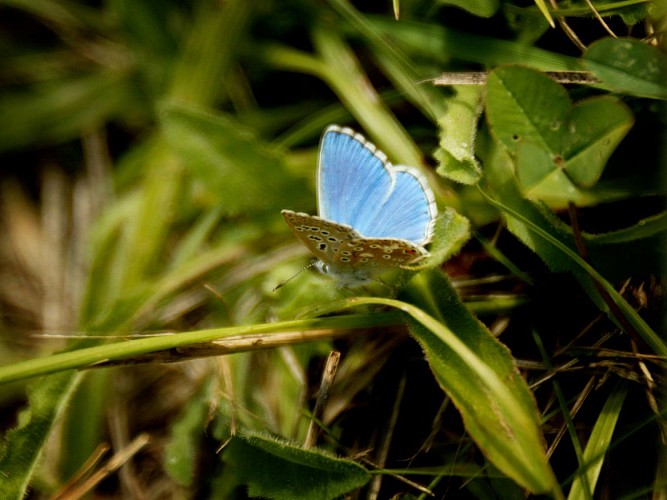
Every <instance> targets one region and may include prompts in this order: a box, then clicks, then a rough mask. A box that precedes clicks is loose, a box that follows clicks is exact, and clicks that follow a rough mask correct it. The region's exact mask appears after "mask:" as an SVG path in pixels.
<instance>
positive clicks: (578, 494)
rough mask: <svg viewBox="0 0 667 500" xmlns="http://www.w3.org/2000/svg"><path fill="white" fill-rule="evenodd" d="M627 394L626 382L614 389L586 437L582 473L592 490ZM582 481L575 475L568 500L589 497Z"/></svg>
mask: <svg viewBox="0 0 667 500" xmlns="http://www.w3.org/2000/svg"><path fill="white" fill-rule="evenodd" d="M627 394H628V386H627V384H621V385H619V386H617V387H616V388H615V389H614V391H613V392H612V393H611V394H610V395H609V398H608V399H607V401H606V402H605V404H604V406H603V408H602V411H601V412H600V416H599V417H598V419H597V421H596V422H595V426H594V427H593V431H592V432H591V434H590V436H589V438H588V443H587V444H586V449H585V450H584V454H583V459H584V464H585V466H586V470H585V471H584V475H585V476H586V479H585V480H586V482H587V483H588V487H590V489H591V490H592V491H594V490H595V485H596V484H597V481H598V479H599V477H600V470H601V469H602V464H603V462H604V455H605V453H606V452H607V450H609V446H610V445H611V438H612V436H613V435H614V430H615V429H616V423H617V422H618V417H619V415H620V413H621V410H622V409H623V402H624V401H625V396H626V395H627ZM583 481H584V479H582V478H581V477H580V476H577V477H576V479H575V480H574V482H573V483H572V488H571V489H570V493H569V494H568V497H567V498H568V500H579V499H585V498H590V496H589V495H586V494H585V489H584V485H583Z"/></svg>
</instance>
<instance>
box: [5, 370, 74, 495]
mask: <svg viewBox="0 0 667 500" xmlns="http://www.w3.org/2000/svg"><path fill="white" fill-rule="evenodd" d="M80 378H81V375H75V374H72V372H65V373H60V374H58V375H52V376H49V377H45V378H43V379H41V380H39V381H38V382H37V383H34V384H32V385H31V386H30V388H29V390H28V407H27V408H25V409H23V410H22V411H21V412H20V413H19V416H18V424H17V426H16V427H15V428H13V429H11V430H9V431H8V432H7V433H6V435H5V436H4V438H3V439H2V441H1V442H0V497H1V498H3V499H7V500H14V499H15V500H20V499H22V498H25V494H26V488H27V487H28V483H29V481H30V479H31V477H32V473H33V471H34V469H35V467H36V465H37V461H38V459H39V457H40V456H41V454H42V451H43V448H44V444H45V443H46V440H47V438H48V437H49V435H50V434H51V429H52V427H53V424H54V422H55V421H56V420H57V418H58V417H59V416H60V415H61V414H62V412H63V410H64V408H65V406H66V405H67V402H68V401H69V399H70V396H71V395H72V392H73V390H74V389H75V388H76V386H77V383H78V381H79V380H80Z"/></svg>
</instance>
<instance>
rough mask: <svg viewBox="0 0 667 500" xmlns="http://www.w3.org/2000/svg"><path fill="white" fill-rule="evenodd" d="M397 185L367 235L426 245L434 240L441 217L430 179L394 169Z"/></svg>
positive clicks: (397, 168)
mask: <svg viewBox="0 0 667 500" xmlns="http://www.w3.org/2000/svg"><path fill="white" fill-rule="evenodd" d="M392 169H393V175H394V182H393V185H392V190H391V192H390V193H389V195H388V196H387V198H386V200H385V202H384V204H383V205H382V209H381V210H380V211H378V213H377V214H376V215H375V217H374V218H373V220H372V221H371V222H370V223H369V227H368V228H367V230H366V231H364V229H362V228H359V227H356V226H355V228H356V229H357V230H358V231H359V232H360V233H361V234H363V235H364V236H372V237H385V238H398V239H403V240H407V241H410V242H412V243H415V244H417V245H426V244H427V243H428V242H430V241H431V238H432V237H433V226H434V225H435V219H436V217H437V215H438V209H437V207H436V204H435V197H434V196H433V192H432V191H431V188H430V187H429V186H428V184H427V182H426V179H424V177H423V176H422V175H421V174H420V173H419V172H418V171H417V170H416V169H414V168H411V167H405V166H395V167H394V166H392Z"/></svg>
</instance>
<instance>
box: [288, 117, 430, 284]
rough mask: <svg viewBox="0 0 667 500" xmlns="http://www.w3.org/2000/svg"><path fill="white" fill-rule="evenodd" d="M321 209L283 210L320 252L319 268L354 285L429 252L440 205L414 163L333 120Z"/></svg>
mask: <svg viewBox="0 0 667 500" xmlns="http://www.w3.org/2000/svg"><path fill="white" fill-rule="evenodd" d="M318 209H319V216H314V215H308V214H305V213H300V212H293V211H291V210H283V211H282V215H283V217H284V219H285V222H286V223H287V225H288V226H289V227H290V228H291V229H292V231H293V233H294V234H295V236H296V237H297V238H298V239H299V240H300V241H301V242H302V243H303V244H304V245H305V246H306V247H307V248H308V249H309V250H310V251H311V252H313V254H315V256H316V257H317V258H318V259H319V263H318V268H319V269H320V270H321V271H322V272H324V273H327V274H332V275H335V276H336V277H337V278H338V279H339V282H340V284H342V285H344V286H356V285H359V284H363V283H365V282H368V281H369V280H373V279H376V278H377V276H378V275H380V274H382V273H383V272H385V271H387V270H389V269H397V268H401V267H403V266H406V265H408V264H412V263H414V262H417V261H418V260H421V259H423V258H424V257H426V256H427V255H428V252H427V251H426V249H425V248H424V245H425V244H427V243H428V242H430V240H431V238H432V236H433V225H434V222H435V218H436V216H437V208H436V205H435V200H434V197H433V193H432V191H431V189H430V188H429V186H428V184H427V183H426V180H425V179H424V178H423V177H422V176H421V174H420V173H419V172H418V171H417V170H416V169H414V168H411V167H405V166H394V165H392V164H391V163H389V162H388V161H387V158H386V156H385V155H384V153H382V152H381V151H379V150H378V149H377V148H376V147H375V146H374V145H373V144H371V143H370V142H368V141H366V139H364V138H363V136H361V135H360V134H357V133H356V132H354V131H353V130H351V129H349V128H341V127H338V126H337V125H331V126H329V127H328V128H327V129H326V130H325V132H324V134H323V136H322V142H321V147H320V156H319V170H318Z"/></svg>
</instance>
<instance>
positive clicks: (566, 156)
mask: <svg viewBox="0 0 667 500" xmlns="http://www.w3.org/2000/svg"><path fill="white" fill-rule="evenodd" d="M486 111H487V117H488V120H489V126H490V128H491V131H492V133H493V134H494V136H495V137H496V138H497V140H498V141H499V142H501V143H502V144H503V145H504V146H505V147H506V148H507V150H508V151H509V152H510V153H511V154H512V155H514V156H515V157H516V158H517V170H518V172H517V174H518V176H519V179H520V180H521V182H522V185H523V187H524V190H525V192H526V194H528V195H531V196H536V197H537V196H545V197H549V198H561V199H572V198H575V199H576V198H577V197H578V187H590V186H592V185H593V184H595V182H597V180H598V179H599V178H600V176H601V175H602V172H603V170H604V167H605V166H606V163H607V160H608V159H609V156H610V155H611V154H612V152H613V151H614V149H615V148H616V146H617V145H618V144H619V143H620V141H621V140H622V139H623V137H624V136H625V134H626V133H627V132H628V130H629V129H630V127H631V126H632V124H633V118H632V115H631V113H630V111H629V110H628V109H627V107H626V106H625V105H624V104H623V103H622V102H620V101H618V100H617V99H615V98H612V97H606V96H605V97H599V98H592V99H588V100H585V101H582V102H579V103H577V104H575V105H573V104H572V102H571V101H570V98H569V96H568V94H567V92H566V90H565V88H564V87H562V86H561V85H559V84H557V83H556V82H554V81H553V80H551V79H550V78H548V77H546V76H545V75H543V74H541V73H538V72H536V71H533V70H529V69H527V68H523V67H501V68H498V69H496V70H494V71H492V72H491V74H490V75H489V80H488V89H487V103H486ZM601 116H604V117H605V119H604V120H601V119H600V117H601ZM522 155H524V156H525V157H524V158H522ZM561 172H563V173H564V174H565V175H566V176H563V175H562V174H561ZM568 179H569V181H570V183H571V184H572V185H571V186H570V185H568V184H570V183H568V182H567V181H568Z"/></svg>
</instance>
